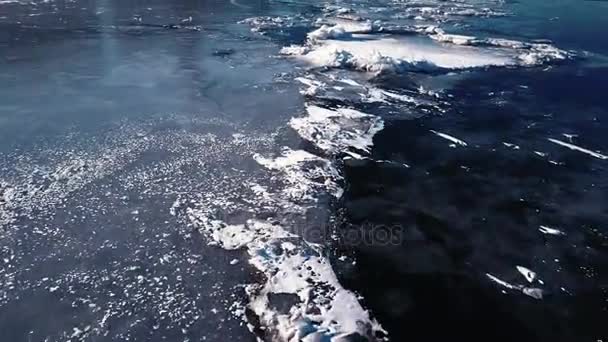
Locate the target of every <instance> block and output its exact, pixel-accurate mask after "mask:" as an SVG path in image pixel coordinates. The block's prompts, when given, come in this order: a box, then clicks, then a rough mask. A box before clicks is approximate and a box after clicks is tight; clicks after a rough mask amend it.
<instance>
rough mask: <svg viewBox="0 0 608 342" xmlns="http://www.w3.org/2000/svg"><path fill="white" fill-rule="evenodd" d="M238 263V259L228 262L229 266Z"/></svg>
mask: <svg viewBox="0 0 608 342" xmlns="http://www.w3.org/2000/svg"><path fill="white" fill-rule="evenodd" d="M238 263H239V260H238V259H232V261H230V265H236V264H238Z"/></svg>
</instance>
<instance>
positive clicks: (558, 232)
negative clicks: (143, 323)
mask: <svg viewBox="0 0 608 342" xmlns="http://www.w3.org/2000/svg"><path fill="white" fill-rule="evenodd" d="M538 230H539V231H540V232H541V233H543V234H548V235H566V234H564V232H562V231H561V230H558V229H555V228H551V227H547V226H540V228H538Z"/></svg>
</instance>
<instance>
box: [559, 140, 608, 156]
mask: <svg viewBox="0 0 608 342" xmlns="http://www.w3.org/2000/svg"><path fill="white" fill-rule="evenodd" d="M548 140H549V141H550V142H552V143H554V144H558V145H561V146H564V147H567V148H569V149H571V150H573V151H578V152H582V153H585V154H588V155H590V156H592V157H595V158H598V159H604V160H606V159H608V156H605V155H603V154H601V153H597V152H593V151H591V150H588V149H586V148H583V147H580V146H576V145H574V144H569V143H567V142H563V141H561V140H557V139H552V138H548Z"/></svg>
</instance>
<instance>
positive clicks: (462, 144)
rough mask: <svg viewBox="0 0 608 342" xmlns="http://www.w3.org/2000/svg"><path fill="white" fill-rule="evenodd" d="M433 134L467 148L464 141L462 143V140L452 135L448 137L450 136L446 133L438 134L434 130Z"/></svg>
mask: <svg viewBox="0 0 608 342" xmlns="http://www.w3.org/2000/svg"><path fill="white" fill-rule="evenodd" d="M431 132H432V133H434V134H435V135H437V136H439V137H442V138H444V139H446V140H449V141H451V142H453V143H454V144H458V145H460V146H467V143H466V142H464V141H462V140H460V139H458V138H456V137H453V136H451V135H448V134H445V133H441V132H437V131H434V130H431Z"/></svg>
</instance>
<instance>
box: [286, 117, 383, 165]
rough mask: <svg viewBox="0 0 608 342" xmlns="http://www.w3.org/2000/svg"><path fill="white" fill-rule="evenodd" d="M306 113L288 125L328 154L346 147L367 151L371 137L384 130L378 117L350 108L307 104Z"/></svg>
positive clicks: (371, 140)
mask: <svg viewBox="0 0 608 342" xmlns="http://www.w3.org/2000/svg"><path fill="white" fill-rule="evenodd" d="M306 111H307V112H308V116H307V117H302V118H293V119H291V121H290V122H289V124H290V126H291V127H292V128H293V129H294V130H296V131H297V132H298V133H299V134H300V136H301V137H302V138H304V139H306V140H308V141H311V142H313V143H314V144H315V145H317V147H319V148H320V149H322V150H324V151H327V152H329V153H331V154H335V153H339V152H343V151H345V150H347V149H348V148H355V149H357V150H360V151H364V152H369V149H370V147H371V146H372V145H373V137H374V135H376V133H377V132H379V131H380V130H382V129H383V128H384V123H383V121H382V119H380V118H379V117H377V116H374V115H369V114H365V113H362V112H360V111H357V110H354V109H348V108H338V109H327V108H322V107H318V106H313V105H309V106H307V107H306Z"/></svg>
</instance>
